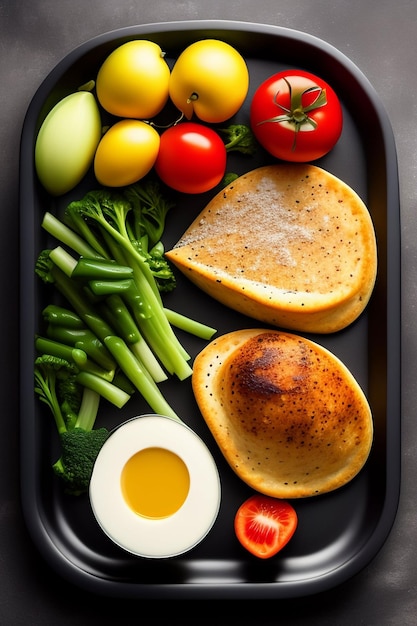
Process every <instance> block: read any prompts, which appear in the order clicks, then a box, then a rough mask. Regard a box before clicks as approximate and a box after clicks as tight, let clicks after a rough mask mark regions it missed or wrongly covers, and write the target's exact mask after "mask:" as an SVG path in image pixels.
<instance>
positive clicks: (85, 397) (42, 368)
mask: <svg viewBox="0 0 417 626" xmlns="http://www.w3.org/2000/svg"><path fill="white" fill-rule="evenodd" d="M75 372H78V369H77V367H76V366H75V365H73V364H72V363H69V362H68V361H66V360H65V359H62V358H60V357H56V356H53V355H49V354H42V355H41V356H39V357H37V358H36V359H35V367H34V373H35V393H36V394H37V395H38V397H39V399H40V400H41V401H42V402H45V404H47V405H48V406H49V408H50V410H51V412H52V415H53V417H54V420H55V424H56V427H57V431H58V435H59V439H60V444H61V456H60V458H59V459H58V460H57V461H56V462H55V463H54V464H53V470H54V471H55V473H56V474H57V475H59V477H60V478H61V479H62V480H63V481H64V483H65V487H66V491H67V492H68V493H70V494H73V495H79V494H81V493H83V492H85V491H87V489H88V485H89V483H90V478H91V472H92V470H93V465H94V461H95V459H96V458H97V455H98V453H99V451H100V449H101V446H102V445H103V443H104V441H105V440H106V439H107V436H108V435H109V432H108V431H107V429H105V428H99V429H94V424H95V420H96V416H97V413H98V407H99V402H100V395H99V394H98V393H97V392H96V391H94V390H92V389H89V388H87V387H83V388H82V392H81V398H80V396H79V393H80V389H79V385H77V384H75V382H74V373H75ZM62 391H64V396H63V397H61V395H60V394H61V393H62ZM72 394H73V396H72ZM64 404H65V406H66V407H67V409H68V411H69V417H68V416H67V415H66V409H65V408H63V405H64ZM75 411H78V412H77V413H75Z"/></svg>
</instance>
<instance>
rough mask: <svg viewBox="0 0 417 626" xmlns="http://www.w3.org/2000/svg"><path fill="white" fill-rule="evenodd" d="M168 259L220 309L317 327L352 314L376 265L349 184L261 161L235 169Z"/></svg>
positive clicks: (337, 323)
mask: <svg viewBox="0 0 417 626" xmlns="http://www.w3.org/2000/svg"><path fill="white" fill-rule="evenodd" d="M166 256H167V258H168V259H169V260H170V261H171V262H172V263H173V264H174V265H175V266H176V267H177V268H178V269H179V270H180V271H181V272H183V273H184V275H185V276H187V277H188V278H189V279H190V280H191V281H192V282H193V283H195V284H196V285H197V286H198V287H199V288H200V289H202V290H203V291H205V292H206V293H208V294H209V295H210V296H212V297H213V298H215V299H217V300H218V301H220V302H222V303H223V304H225V305H226V306H228V307H230V308H232V309H236V310H237V311H240V312H241V313H243V314H244V315H247V316H249V317H251V318H253V319H256V320H258V321H261V322H264V323H268V324H271V325H273V326H277V327H281V328H286V329H292V330H300V331H306V332H315V333H331V332H336V331H338V330H340V329H342V328H344V327H346V326H348V325H349V324H351V323H352V322H353V321H354V320H355V319H357V317H358V316H359V315H360V314H361V313H362V311H363V310H364V308H365V307H366V305H367V303H368V301H369V298H370V296H371V293H372V291H373V288H374V284H375V279H376V272H377V248H376V239H375V232H374V227H373V224H372V220H371V217H370V214H369V211H368V209H367V207H366V206H365V204H364V203H363V201H362V200H361V198H360V197H359V196H358V195H357V193H356V192H355V191H354V190H353V189H352V188H351V187H349V186H348V185H346V184H345V183H344V182H343V181H341V180H340V179H338V178H337V177H335V176H334V175H332V174H330V173H329V172H327V171H325V170H323V169H322V168H319V167H317V166H315V165H310V164H307V165H305V164H282V165H281V164H277V165H268V166H264V167H260V168H257V169H255V170H252V171H251V172H248V173H246V174H244V175H243V176H240V177H239V178H238V179H236V180H235V181H234V182H233V183H232V184H230V185H229V186H228V187H227V188H225V189H224V190H222V191H221V192H219V193H218V194H217V195H216V196H215V197H214V198H213V199H212V200H211V201H210V202H209V203H208V205H207V206H206V207H205V208H204V209H203V211H202V212H201V213H200V215H199V216H198V217H197V218H196V219H195V220H194V221H193V223H192V224H191V225H190V227H189V228H188V229H187V230H186V232H185V233H184V234H183V236H182V237H181V238H180V240H179V241H178V243H177V244H176V245H175V246H174V247H173V249H172V250H168V251H167V252H166Z"/></svg>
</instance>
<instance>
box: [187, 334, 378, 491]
mask: <svg viewBox="0 0 417 626" xmlns="http://www.w3.org/2000/svg"><path fill="white" fill-rule="evenodd" d="M192 385H193V391H194V395H195V398H196V401H197V404H198V406H199V408H200V411H201V413H202V415H203V417H204V419H205V421H206V423H207V425H208V427H209V429H210V431H211V432H212V434H213V436H214V438H215V440H216V442H217V444H218V446H219V448H220V449H221V451H222V453H223V455H224V457H225V458H226V460H227V461H228V463H229V464H230V466H231V467H232V468H233V470H234V471H235V472H236V474H237V475H238V476H239V477H240V478H241V479H242V480H243V481H244V482H245V483H247V484H248V485H249V486H250V487H252V488H253V489H255V490H257V491H259V492H261V493H264V494H267V495H270V496H273V497H277V498H303V497H308V496H315V495H317V494H322V493H326V492H329V491H332V490H334V489H337V488H339V487H341V486H343V485H345V484H346V483H348V482H349V481H350V480H352V478H353V477H354V476H356V475H357V473H358V472H359V471H360V470H361V468H362V467H363V465H364V464H365V462H366V460H367V458H368V455H369V452H370V449H371V445H372V439H373V422H372V415H371V410H370V407H369V404H368V401H367V399H366V397H365V395H364V393H363V391H362V389H361V388H360V386H359V384H358V383H357V381H356V380H355V379H354V377H353V375H352V374H351V373H350V371H349V370H348V369H347V368H346V366H345V365H344V364H343V363H342V362H341V361H340V360H339V359H338V358H337V357H336V356H335V355H334V354H332V353H331V352H329V351H328V350H327V349H325V348H324V347H322V346H320V345H318V344H316V343H314V342H312V341H310V340H307V339H305V338H302V337H299V336H297V335H294V334H290V333H284V332H280V331H278V330H276V331H273V330H272V331H271V330H262V329H248V330H237V331H234V332H231V333H228V334H225V335H223V336H220V337H219V338H218V339H215V340H213V341H212V342H211V343H210V344H208V345H207V346H206V347H205V348H204V349H203V350H202V352H201V353H200V354H199V355H198V356H197V357H196V359H195V362H194V372H193V376H192Z"/></svg>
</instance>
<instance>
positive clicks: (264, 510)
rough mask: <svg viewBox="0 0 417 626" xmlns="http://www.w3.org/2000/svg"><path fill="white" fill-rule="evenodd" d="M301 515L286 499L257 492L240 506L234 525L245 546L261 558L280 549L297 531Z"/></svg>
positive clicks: (266, 557) (269, 556) (268, 556)
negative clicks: (298, 514)
mask: <svg viewBox="0 0 417 626" xmlns="http://www.w3.org/2000/svg"><path fill="white" fill-rule="evenodd" d="M297 525H298V517H297V513H296V511H295V509H294V507H293V506H292V505H291V504H290V503H289V502H286V501H285V500H278V499H277V498H270V497H269V496H264V495H261V494H259V493H256V494H254V495H253V496H251V497H250V498H248V499H247V500H245V502H243V504H241V505H240V507H239V508H238V510H237V512H236V515H235V520H234V528H235V533H236V537H237V539H238V540H239V541H240V543H241V544H242V546H243V547H244V548H245V549H246V550H247V551H248V552H250V553H251V554H253V555H254V556H257V557H258V558H260V559H269V558H271V556H275V554H277V553H278V552H280V551H281V550H282V549H283V548H284V547H285V546H286V545H287V543H288V542H289V541H290V539H291V538H292V536H293V535H294V533H295V531H296V529H297Z"/></svg>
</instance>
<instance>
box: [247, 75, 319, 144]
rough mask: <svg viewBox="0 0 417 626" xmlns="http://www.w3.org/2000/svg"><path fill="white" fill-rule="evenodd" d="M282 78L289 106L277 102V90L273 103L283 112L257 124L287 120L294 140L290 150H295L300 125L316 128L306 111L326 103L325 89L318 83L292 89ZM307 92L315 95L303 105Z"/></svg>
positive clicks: (278, 93) (308, 111) (288, 82)
mask: <svg viewBox="0 0 417 626" xmlns="http://www.w3.org/2000/svg"><path fill="white" fill-rule="evenodd" d="M283 80H284V81H285V82H286V84H287V86H288V91H289V94H290V106H289V108H287V107H284V105H282V104H280V103H279V102H278V96H279V95H280V91H279V90H278V91H277V92H276V94H275V96H274V104H275V105H276V106H277V107H278V108H279V109H281V111H283V113H282V114H280V115H277V116H275V117H271V118H270V119H267V120H262V121H261V122H258V125H260V124H266V123H267V122H273V123H278V124H281V123H283V122H288V123H290V124H292V125H293V126H294V142H293V146H292V150H295V147H296V140H297V133H298V132H299V131H300V130H301V128H302V126H305V125H306V124H309V125H310V126H312V127H313V129H315V128H317V122H316V121H315V120H314V119H313V118H312V117H310V116H309V115H308V113H311V112H312V111H315V110H316V109H319V108H321V107H323V106H325V105H326V104H327V96H326V90H325V89H322V88H321V87H319V86H318V85H314V86H313V87H308V88H307V89H299V88H298V89H293V87H292V85H291V83H290V81H289V80H287V78H284V79H283ZM307 94H316V97H315V98H314V100H313V101H312V102H311V103H310V104H308V105H307V106H304V105H303V98H304V96H305V95H307Z"/></svg>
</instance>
